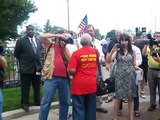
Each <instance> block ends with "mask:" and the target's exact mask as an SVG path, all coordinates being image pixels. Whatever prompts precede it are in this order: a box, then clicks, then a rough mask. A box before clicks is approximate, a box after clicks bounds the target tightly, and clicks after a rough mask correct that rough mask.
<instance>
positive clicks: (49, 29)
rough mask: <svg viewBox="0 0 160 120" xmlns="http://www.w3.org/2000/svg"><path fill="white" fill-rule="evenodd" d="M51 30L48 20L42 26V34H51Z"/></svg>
mask: <svg viewBox="0 0 160 120" xmlns="http://www.w3.org/2000/svg"><path fill="white" fill-rule="evenodd" d="M51 30H52V26H51V24H50V20H49V19H48V20H47V22H46V24H45V25H44V32H46V33H47V32H51Z"/></svg>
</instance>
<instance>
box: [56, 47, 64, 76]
mask: <svg viewBox="0 0 160 120" xmlns="http://www.w3.org/2000/svg"><path fill="white" fill-rule="evenodd" d="M53 47H54V52H55V58H54V70H53V76H60V77H67V70H66V69H67V68H66V66H65V64H64V61H63V58H62V55H61V52H62V51H61V49H60V47H59V45H58V44H54V45H53Z"/></svg>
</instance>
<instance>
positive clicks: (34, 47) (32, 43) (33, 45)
mask: <svg viewBox="0 0 160 120" xmlns="http://www.w3.org/2000/svg"><path fill="white" fill-rule="evenodd" d="M30 40H31V45H32V48H33V50H34V53H36V51H37V48H36V45H35V43H34V41H33V38H31V39H30Z"/></svg>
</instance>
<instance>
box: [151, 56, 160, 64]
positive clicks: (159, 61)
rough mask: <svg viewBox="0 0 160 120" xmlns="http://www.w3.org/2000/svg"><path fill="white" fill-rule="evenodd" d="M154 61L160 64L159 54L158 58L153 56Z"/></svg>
mask: <svg viewBox="0 0 160 120" xmlns="http://www.w3.org/2000/svg"><path fill="white" fill-rule="evenodd" d="M153 59H154V60H155V61H156V62H158V63H160V56H159V55H158V54H157V57H155V56H153Z"/></svg>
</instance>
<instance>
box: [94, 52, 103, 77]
mask: <svg viewBox="0 0 160 120" xmlns="http://www.w3.org/2000/svg"><path fill="white" fill-rule="evenodd" d="M95 51H96V61H97V65H98V74H99V75H100V76H102V70H101V66H100V63H99V57H98V50H97V49H95Z"/></svg>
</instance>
